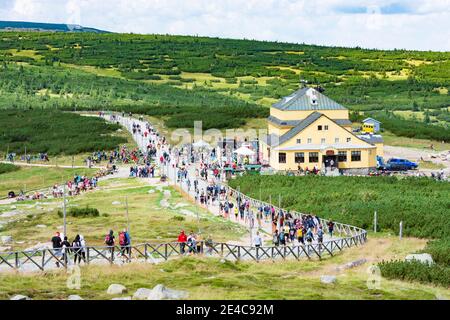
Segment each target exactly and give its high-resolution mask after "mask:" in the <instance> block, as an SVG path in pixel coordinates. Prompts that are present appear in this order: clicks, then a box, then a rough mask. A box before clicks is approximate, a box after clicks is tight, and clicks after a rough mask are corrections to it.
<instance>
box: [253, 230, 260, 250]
mask: <svg viewBox="0 0 450 320" xmlns="http://www.w3.org/2000/svg"><path fill="white" fill-rule="evenodd" d="M253 243H254V244H255V247H256V248H260V247H261V246H262V238H261V236H260V235H259V231H258V232H256V236H255V239H254V240H253Z"/></svg>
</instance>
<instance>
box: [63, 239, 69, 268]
mask: <svg viewBox="0 0 450 320" xmlns="http://www.w3.org/2000/svg"><path fill="white" fill-rule="evenodd" d="M61 246H62V256H63V261H64V264H66V265H67V262H68V261H69V259H68V256H69V253H70V250H71V245H70V242H69V241H68V240H67V237H64V240H63V241H62V242H61Z"/></svg>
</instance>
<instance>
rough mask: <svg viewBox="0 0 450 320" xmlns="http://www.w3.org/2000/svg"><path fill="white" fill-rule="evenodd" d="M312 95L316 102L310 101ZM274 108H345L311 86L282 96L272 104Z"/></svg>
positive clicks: (290, 109)
mask: <svg viewBox="0 0 450 320" xmlns="http://www.w3.org/2000/svg"><path fill="white" fill-rule="evenodd" d="M312 97H315V99H314V100H315V101H316V103H315V104H313V103H312V100H313V99H312ZM273 107H274V108H277V109H280V110H288V111H299V110H346V108H344V107H343V106H341V105H340V104H339V103H337V102H336V101H333V100H331V99H330V98H328V97H327V96H325V95H323V94H322V93H320V92H319V91H317V90H315V89H313V88H301V89H299V90H297V91H295V92H294V93H293V94H291V95H290V96H287V97H284V98H283V99H281V100H280V101H278V102H277V103H275V104H273Z"/></svg>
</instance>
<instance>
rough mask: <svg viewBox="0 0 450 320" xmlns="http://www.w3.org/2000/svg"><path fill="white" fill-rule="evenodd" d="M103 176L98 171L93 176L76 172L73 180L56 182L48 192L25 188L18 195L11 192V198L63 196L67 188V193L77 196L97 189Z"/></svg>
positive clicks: (32, 198) (30, 198)
mask: <svg viewBox="0 0 450 320" xmlns="http://www.w3.org/2000/svg"><path fill="white" fill-rule="evenodd" d="M101 176H102V173H101V172H98V173H97V174H96V175H95V176H93V177H87V176H80V175H78V174H76V175H75V176H74V177H73V179H72V180H69V181H67V182H66V183H65V184H63V185H58V184H55V185H54V186H53V187H52V188H50V190H49V191H48V193H47V192H43V191H34V192H32V193H31V194H26V193H25V192H24V191H23V190H21V191H20V193H19V194H18V195H16V194H11V193H10V194H11V196H10V198H16V200H17V201H26V200H42V199H47V198H49V197H50V196H51V197H53V198H61V197H63V195H64V189H65V190H66V195H68V196H77V195H79V194H81V193H83V192H86V191H89V190H93V189H96V188H97V186H98V180H99V178H100V177H101ZM64 187H65V188H64Z"/></svg>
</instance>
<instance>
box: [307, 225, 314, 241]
mask: <svg viewBox="0 0 450 320" xmlns="http://www.w3.org/2000/svg"><path fill="white" fill-rule="evenodd" d="M313 240H314V234H313V231H312V228H311V227H310V228H308V231H306V241H307V242H308V244H311V242H312V241H313Z"/></svg>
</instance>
